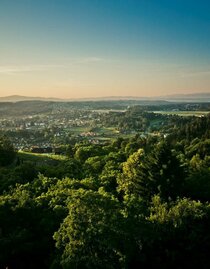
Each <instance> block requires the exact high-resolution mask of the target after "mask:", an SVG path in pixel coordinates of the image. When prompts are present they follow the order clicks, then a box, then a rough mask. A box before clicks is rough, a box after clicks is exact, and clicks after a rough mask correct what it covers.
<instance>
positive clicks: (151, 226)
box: [0, 112, 210, 269]
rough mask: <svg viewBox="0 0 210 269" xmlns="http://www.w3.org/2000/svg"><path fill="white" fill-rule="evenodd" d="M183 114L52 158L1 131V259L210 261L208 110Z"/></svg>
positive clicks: (48, 263)
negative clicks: (40, 157) (148, 132)
mask: <svg viewBox="0 0 210 269" xmlns="http://www.w3.org/2000/svg"><path fill="white" fill-rule="evenodd" d="M135 113H136V112H135ZM183 121H184V120H180V123H178V122H177V123H176V124H177V126H175V127H174V128H175V130H177V129H178V126H179V127H180V128H179V132H178V131H177V132H174V131H171V133H169V135H168V136H167V137H165V138H163V137H161V136H159V137H148V138H143V137H141V136H140V135H136V136H135V137H131V138H120V137H119V138H118V139H117V140H114V141H110V143H107V144H103V145H90V144H88V143H77V144H75V145H73V146H72V145H69V146H68V147H67V151H66V153H67V156H68V158H67V159H65V160H60V161H55V160H52V161H51V162H50V161H49V163H43V162H41V161H40V162H37V163H32V162H31V161H30V160H28V161H25V160H24V161H23V159H21V154H18V155H17V157H15V152H14V150H13V147H12V146H11V143H10V142H9V141H8V140H7V139H6V138H2V139H1V143H0V161H1V162H0V193H1V195H0V220H1V222H0V268H9V269H10V268H11V269H25V268H32V269H33V268H43V269H44V268H51V269H59V268H61V269H62V268H63V269H68V268H75V269H76V268H78V269H79V268H99V269H100V268H107V269H108V268H110V269H111V268H113V269H115V268H163V269H164V268H165V269H166V268H209V267H210V259H209V252H210V230H209V225H210V135H209V126H210V125H209V116H207V117H204V118H192V119H189V120H188V123H187V124H185V125H184V124H183ZM176 128H177V129H176Z"/></svg>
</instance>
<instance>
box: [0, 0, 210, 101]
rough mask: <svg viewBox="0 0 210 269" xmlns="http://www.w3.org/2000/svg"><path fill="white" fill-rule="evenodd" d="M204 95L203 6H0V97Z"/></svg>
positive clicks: (26, 1)
mask: <svg viewBox="0 0 210 269" xmlns="http://www.w3.org/2000/svg"><path fill="white" fill-rule="evenodd" d="M195 92H210V1H209V0H173V1H171V0H18V1H17V0H0V96H7V95H14V94H18V95H27V96H43V97H60V98H80V97H102V96H131V95H132V96H158V95H166V94H176V93H185V94H186V93H195Z"/></svg>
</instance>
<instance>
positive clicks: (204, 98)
mask: <svg viewBox="0 0 210 269" xmlns="http://www.w3.org/2000/svg"><path fill="white" fill-rule="evenodd" d="M112 100H113V101H117V100H119V101H120V100H142V101H159V100H161V101H171V102H210V93H192V94H172V95H163V96H154V97H139V96H105V97H92V98H91V97H90V98H71V99H70V98H69V99H62V98H54V97H31V96H21V95H10V96H4V97H0V102H20V101H51V102H69V101H71V102H72V101H75V102H78V101H112Z"/></svg>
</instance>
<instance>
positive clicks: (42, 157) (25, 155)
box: [18, 151, 67, 162]
mask: <svg viewBox="0 0 210 269" xmlns="http://www.w3.org/2000/svg"><path fill="white" fill-rule="evenodd" d="M18 157H19V158H20V159H21V160H24V161H33V162H37V161H39V162H40V161H43V162H45V161H49V160H56V161H65V160H66V159H67V157H66V156H63V155H55V154H50V153H32V152H23V151H18Z"/></svg>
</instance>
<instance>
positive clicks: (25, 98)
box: [0, 95, 62, 102]
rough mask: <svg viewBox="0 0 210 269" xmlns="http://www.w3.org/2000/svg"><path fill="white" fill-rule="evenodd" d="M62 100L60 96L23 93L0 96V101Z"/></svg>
mask: <svg viewBox="0 0 210 269" xmlns="http://www.w3.org/2000/svg"><path fill="white" fill-rule="evenodd" d="M35 100H37V101H62V99H59V98H51V97H49V98H45V97H32V96H22V95H10V96H4V97H0V102H20V101H35Z"/></svg>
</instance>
